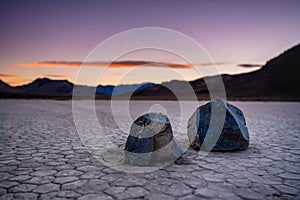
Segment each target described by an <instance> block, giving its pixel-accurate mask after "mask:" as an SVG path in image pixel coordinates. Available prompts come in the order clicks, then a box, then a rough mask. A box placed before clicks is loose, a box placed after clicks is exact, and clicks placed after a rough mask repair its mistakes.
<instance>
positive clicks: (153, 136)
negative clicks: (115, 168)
mask: <svg viewBox="0 0 300 200" xmlns="http://www.w3.org/2000/svg"><path fill="white" fill-rule="evenodd" d="M181 154H182V152H181V150H180V148H179V146H178V145H177V143H176V142H175V140H174V138H173V133H172V127H171V124H170V121H169V119H168V117H167V116H166V115H164V114H161V113H147V114H144V115H142V116H140V117H138V118H137V119H136V120H135V121H134V122H133V124H132V126H131V129H130V135H129V136H128V138H127V141H126V145H125V162H126V163H128V164H132V165H138V166H148V165H155V163H157V162H167V161H168V160H174V159H176V158H178V157H179V156H180V155H181Z"/></svg>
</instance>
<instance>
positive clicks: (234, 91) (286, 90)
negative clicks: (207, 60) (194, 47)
mask: <svg viewBox="0 0 300 200" xmlns="http://www.w3.org/2000/svg"><path fill="white" fill-rule="evenodd" d="M221 77H222V79H223V82H224V86H225V89H226V95H227V98H228V99H231V100H297V101H299V100H300V92H299V88H298V87H299V84H300V79H299V77H300V44H299V45H297V46H295V47H293V48H291V49H289V50H287V51H285V52H284V53H282V54H281V55H279V56H278V57H275V58H273V59H271V60H270V61H268V62H267V63H266V64H265V65H264V66H263V67H262V68H261V69H259V70H257V71H254V72H250V73H245V74H238V75H226V74H224V75H221ZM217 78H218V77H217V76H212V77H206V78H205V79H203V78H201V79H197V80H195V81H191V82H190V84H191V86H192V87H193V89H194V91H195V94H196V95H197V98H198V99H199V100H207V99H209V92H208V88H207V86H206V83H205V81H209V82H210V83H212V84H213V83H214V82H216V83H217ZM175 84H176V86H175ZM181 86H182V87H183V88H184V82H182V81H171V82H167V83H163V84H162V85H156V86H153V87H148V88H146V89H144V90H141V91H137V92H136V93H135V94H134V96H133V97H132V99H147V98H151V99H166V97H167V98H168V99H176V97H175V95H174V94H173V93H172V92H171V91H170V90H169V89H168V88H172V87H173V88H175V87H176V88H178V87H181ZM184 92H185V91H182V93H181V96H186V98H187V99H189V94H188V93H186V94H185V93H184Z"/></svg>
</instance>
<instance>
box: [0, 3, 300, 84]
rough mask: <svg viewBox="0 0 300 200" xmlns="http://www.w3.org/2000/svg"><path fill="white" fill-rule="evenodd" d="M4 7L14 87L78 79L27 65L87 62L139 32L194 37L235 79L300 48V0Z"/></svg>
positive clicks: (2, 41) (62, 70)
mask: <svg viewBox="0 0 300 200" xmlns="http://www.w3.org/2000/svg"><path fill="white" fill-rule="evenodd" d="M0 4H1V5H0V27H1V32H0V33H1V37H0V58H1V59H0V79H2V80H4V81H6V82H8V83H10V84H12V85H18V84H22V83H26V82H29V81H32V80H33V79H35V78H37V77H46V76H47V77H52V78H56V79H65V78H67V79H69V80H71V81H73V80H74V77H75V75H76V72H77V70H78V68H74V67H68V66H61V67H44V66H39V67H29V66H27V67H24V66H22V64H24V63H28V62H43V61H59V62H69V61H82V60H83V59H84V58H85V57H86V56H87V54H88V53H89V52H90V51H91V50H92V49H93V48H94V47H95V46H96V45H97V44H98V43H100V42H101V41H103V40H105V39H106V38H108V37H110V36H111V35H113V34H116V33H119V32H121V31H125V30H128V29H132V28H137V27H147V26H155V27H164V28H170V29H174V30H177V31H180V32H182V33H184V34H186V35H188V36H190V37H192V38H193V39H195V40H196V41H197V42H199V43H200V44H201V45H202V46H203V47H205V48H206V50H207V51H208V52H209V54H210V55H211V56H212V58H213V60H214V61H215V62H220V63H223V62H225V63H227V64H225V65H220V66H218V70H219V71H220V72H221V73H230V74H234V73H242V72H246V71H249V70H253V69H257V68H249V67H248V68H246V67H245V68H242V67H238V66H237V65H238V64H264V63H265V62H266V61H267V60H268V59H270V58H272V57H274V56H276V55H278V54H279V53H281V52H282V51H283V50H286V49H287V48H290V47H292V46H294V45H296V44H298V43H299V42H300V26H299V19H300V12H299V9H300V1H297V0H295V1H288V0H282V1H277V0H272V1H258V0H257V1H255V0H254V1H240V0H236V1H221V0H220V1H199V0H198V1H192V0H189V1H174V0H172V1H141V0H136V1H135V0H134V1H133V0H129V1H121V0H120V1H96V0H95V1H91V0H87V1H83V0H82V1H75V0H72V1H71V0H69V1H65V0H60V1H59V0H52V1H17V0H7V1H6V0H2V1H1V2H0ZM182 48H184V46H183V47H182ZM187 51H188V50H187ZM145 57H147V56H145ZM161 61H162V62H164V60H161ZM122 70H123V69H112V72H111V74H115V76H111V77H110V76H109V74H108V77H106V81H105V82H104V83H107V84H108V83H111V84H113V83H114V82H115V81H114V80H113V79H118V75H117V74H119V75H120V74H121V73H122ZM153 70H155V71H153V74H154V73H155V72H157V70H161V73H162V76H160V77H159V78H157V77H155V76H154V75H152V76H153V77H151V73H150V77H149V80H145V81H154V82H160V81H163V80H171V79H173V77H171V76H168V72H167V70H166V69H158V68H155V69H153ZM182 70H186V71H185V72H184V73H185V74H186V76H187V77H188V78H189V79H194V78H197V76H193V75H192V74H193V73H192V72H189V71H187V70H188V69H182ZM110 80H111V81H110ZM126 81H127V82H128V83H133V82H139V81H143V80H138V81H137V80H131V79H130V78H128V79H127V80H126ZM86 84H89V81H88V79H87V81H86Z"/></svg>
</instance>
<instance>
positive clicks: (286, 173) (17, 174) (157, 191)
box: [0, 100, 300, 200]
mask: <svg viewBox="0 0 300 200" xmlns="http://www.w3.org/2000/svg"><path fill="white" fill-rule="evenodd" d="M187 103H188V102H187ZM203 103H204V102H199V104H200V105H202V104H203ZM231 103H232V104H233V105H236V106H238V107H239V108H241V109H242V110H243V112H244V115H245V117H246V121H247V127H248V129H249V133H250V138H251V139H250V146H249V148H248V150H246V151H242V152H226V153H221V152H210V153H209V154H208V155H207V156H206V157H204V158H203V157H200V156H199V155H198V153H197V152H195V151H192V150H188V151H186V152H185V154H184V155H183V156H182V157H181V158H180V159H179V160H177V161H176V162H174V163H172V164H170V165H169V166H166V167H164V168H162V169H159V170H156V171H153V172H147V173H127V172H122V171H118V170H115V169H112V168H109V167H107V166H106V165H105V164H103V163H102V162H100V161H99V160H97V159H96V158H95V157H93V155H92V154H91V153H90V152H89V151H88V149H87V148H86V147H85V146H83V144H82V142H81V140H80V137H79V135H78V133H77V129H76V126H75V123H74V120H73V115H72V101H55V100H1V101H0V199H185V200H187V199H199V198H206V199H299V198H300V139H299V137H300V103H295V102H231ZM153 104H155V105H154V106H153ZM110 105H111V104H110V102H109V101H97V102H96V113H97V116H98V121H99V123H100V124H101V126H102V127H103V131H105V134H106V135H107V136H109V138H110V139H112V140H113V142H114V143H115V144H116V145H117V146H118V147H120V148H123V147H124V144H125V142H126V137H127V135H128V131H129V128H130V123H128V122H127V124H126V123H124V124H123V126H124V127H121V125H120V126H117V124H116V123H114V120H115V119H114V118H113V116H112V113H111V109H110ZM160 105H162V106H163V107H164V109H165V110H166V111H167V114H168V116H169V117H170V120H171V124H172V127H173V129H174V135H175V136H176V137H178V138H179V139H180V134H184V133H183V132H182V130H178V128H177V127H178V124H177V123H179V121H180V119H181V118H182V116H181V115H180V114H178V112H179V111H180V110H179V107H180V106H179V105H178V103H176V102H172V101H164V102H160V101H157V102H147V101H134V102H131V103H130V106H129V108H130V109H129V110H130V112H131V113H132V118H133V119H134V118H135V117H137V116H138V115H140V114H143V113H144V112H146V111H148V110H149V109H150V110H154V111H155V110H159V109H160V108H161V107H160ZM194 109H195V108H194V107H191V111H192V110H194ZM191 114H192V113H190V115H191ZM184 120H187V118H186V119H184ZM184 120H183V121H184ZM182 127H184V125H183V126H182ZM126 129H128V131H126ZM182 137H183V138H184V136H182Z"/></svg>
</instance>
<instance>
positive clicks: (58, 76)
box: [44, 74, 66, 78]
mask: <svg viewBox="0 0 300 200" xmlns="http://www.w3.org/2000/svg"><path fill="white" fill-rule="evenodd" d="M44 76H47V77H53V78H66V76H65V75H58V74H44Z"/></svg>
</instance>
